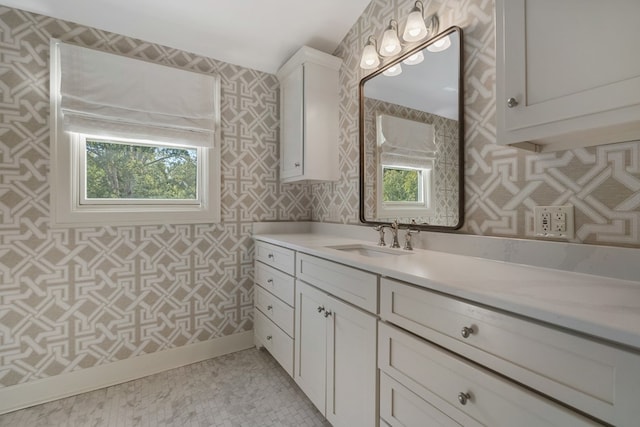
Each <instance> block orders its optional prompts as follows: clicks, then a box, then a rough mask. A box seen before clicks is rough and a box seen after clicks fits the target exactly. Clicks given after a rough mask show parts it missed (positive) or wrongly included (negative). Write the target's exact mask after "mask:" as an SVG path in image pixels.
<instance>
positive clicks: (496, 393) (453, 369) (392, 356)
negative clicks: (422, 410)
mask: <svg viewBox="0 0 640 427" xmlns="http://www.w3.org/2000/svg"><path fill="white" fill-rule="evenodd" d="M378 331H379V335H378V337H379V341H378V345H379V349H378V354H379V355H380V357H379V360H378V363H379V367H380V369H381V370H382V371H383V372H384V373H386V374H388V375H389V376H391V377H392V378H394V379H395V380H397V381H398V382H400V383H401V384H403V385H405V386H406V387H407V388H408V389H409V390H411V391H413V392H415V393H416V394H417V395H419V396H420V397H421V398H422V399H423V400H426V401H428V402H431V403H432V404H433V405H434V406H436V407H438V408H440V409H441V410H442V411H443V412H446V413H447V414H448V415H449V416H450V417H452V418H453V419H454V420H455V421H457V422H459V423H461V424H462V425H465V426H466V425H474V424H476V425H478V424H479V425H483V426H490V427H500V426H505V427H512V426H518V427H542V426H558V427H565V426H594V425H600V424H597V423H595V422H594V421H592V420H589V419H586V418H583V417H582V416H581V415H579V414H577V413H575V412H573V411H571V410H570V409H568V408H565V407H563V406H560V405H557V404H555V403H553V402H552V401H550V400H547V399H545V398H544V397H542V396H539V395H537V394H535V393H533V392H531V391H528V390H526V389H524V388H522V387H520V386H518V385H516V384H515V383H511V382H510V381H508V380H505V379H503V378H502V377H499V376H497V375H495V374H493V373H491V372H489V371H486V370H484V369H482V368H480V367H478V366H476V365H472V364H470V363H468V362H466V361H464V360H463V359H461V358H459V357H457V356H455V355H454V354H453V353H450V352H448V351H446V350H443V349H441V348H439V347H436V346H434V345H432V344H430V343H428V342H426V341H424V340H421V339H419V338H416V337H414V336H412V335H409V334H408V333H406V332H404V331H401V330H399V329H397V328H394V327H391V326H389V325H386V324H381V325H380V326H379V328H378Z"/></svg>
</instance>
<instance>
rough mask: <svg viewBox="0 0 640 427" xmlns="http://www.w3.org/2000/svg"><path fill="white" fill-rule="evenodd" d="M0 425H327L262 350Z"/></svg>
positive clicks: (2, 418)
mask: <svg viewBox="0 0 640 427" xmlns="http://www.w3.org/2000/svg"><path fill="white" fill-rule="evenodd" d="M0 426H11V427H36V426H37V427H49V426H65V427H66V426H69V427H71V426H74V427H76V426H77V427H84V426H96V427H97V426H109V427H116V426H117V427H120V426H122V427H133V426H148V427H163V426H164V427H166V426H176V427H177V426H180V427H182V426H189V427H191V426H216V427H218V426H224V427H236V426H238V427H240V426H242V427H253V426H260V427H285V426H292V427H293V426H295V427H306V426H329V427H330V426H331V425H330V424H329V423H328V422H327V421H326V420H325V419H324V417H323V416H322V415H321V414H320V413H319V412H318V411H317V410H316V408H315V407H314V406H313V404H312V403H311V402H310V401H309V399H307V397H306V396H305V395H304V394H303V393H302V391H300V389H299V388H298V387H297V385H296V384H295V382H294V381H293V380H292V379H291V377H289V375H288V374H287V373H286V372H285V371H284V370H283V369H282V368H281V367H280V365H278V363H277V362H276V361H275V360H274V359H273V358H272V357H271V355H269V353H267V352H266V351H264V350H256V349H255V348H253V349H249V350H244V351H241V352H238V353H233V354H228V355H226V356H222V357H218V358H216V359H210V360H205V361H204V362H199V363H194V364H192V365H188V366H183V367H181V368H177V369H172V370H170V371H165V372H161V373H159V374H156V375H151V376H149V377H145V378H141V379H139V380H135V381H130V382H127V383H124V384H119V385H116V386H112V387H108V388H104V389H101V390H96V391H92V392H89V393H84V394H80V395H77V396H73V397H69V398H66V399H61V400H57V401H55V402H50V403H45V404H43V405H38V406H34V407H32V408H27V409H23V410H20V411H16V412H12V413H10V414H6V415H0Z"/></svg>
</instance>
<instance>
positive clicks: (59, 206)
mask: <svg viewBox="0 0 640 427" xmlns="http://www.w3.org/2000/svg"><path fill="white" fill-rule="evenodd" d="M56 60H57V55H56V54H54V51H53V44H52V50H51V61H52V64H51V75H50V79H51V85H50V90H51V100H50V102H51V121H50V123H51V129H50V156H51V168H50V185H51V193H50V194H51V196H50V206H51V226H52V227H57V228H68V227H81V226H111V225H113V226H120V225H151V224H193V223H203V224H204V223H219V222H220V220H221V215H220V193H221V170H220V169H221V168H220V141H221V138H220V136H221V135H220V79H219V78H217V79H216V84H215V89H214V93H213V94H212V96H214V100H215V105H216V109H215V116H216V117H215V122H216V127H215V135H214V141H215V143H214V145H213V147H212V148H207V147H198V146H190V145H186V144H184V143H180V144H176V145H179V146H180V147H181V148H186V149H197V150H198V158H199V162H201V163H200V164H201V166H202V167H200V168H199V170H198V173H199V174H201V175H200V176H199V179H200V182H199V184H200V185H201V187H200V188H199V194H200V195H201V200H199V201H198V203H175V202H173V201H167V203H146V202H145V203H122V200H121V199H113V203H109V202H106V203H92V204H86V203H85V204H83V203H82V197H81V184H80V173H79V171H80V167H82V165H83V163H84V161H85V160H84V159H83V158H82V157H84V156H85V155H86V154H85V149H84V145H83V144H82V142H81V140H82V137H81V136H80V135H79V134H76V133H72V132H65V130H64V123H63V115H62V111H61V108H60V93H59V89H60V88H59V85H58V84H57V82H59V80H60V76H59V66H58V65H57V64H55V63H54V62H55V61H56ZM91 136H92V137H95V138H96V139H104V140H106V141H109V140H115V138H112V137H104V136H101V135H100V130H99V129H96V131H95V133H93V135H91ZM132 141H133V140H132ZM138 141H139V142H143V143H147V144H150V145H154V146H160V145H166V144H164V143H156V142H154V141H140V140H138ZM169 145H172V144H169Z"/></svg>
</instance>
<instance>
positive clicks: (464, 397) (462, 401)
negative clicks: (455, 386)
mask: <svg viewBox="0 0 640 427" xmlns="http://www.w3.org/2000/svg"><path fill="white" fill-rule="evenodd" d="M469 400H471V395H470V394H469V393H463V392H460V394H459V395H458V402H460V404H461V405H466V404H467V402H468V401H469Z"/></svg>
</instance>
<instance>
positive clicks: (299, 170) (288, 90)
mask: <svg viewBox="0 0 640 427" xmlns="http://www.w3.org/2000/svg"><path fill="white" fill-rule="evenodd" d="M341 64H342V60H341V59H340V58H337V57H335V56H332V55H329V54H327V53H324V52H321V51H318V50H315V49H311V48H309V47H307V46H303V47H302V48H301V49H300V50H299V51H298V52H297V53H296V54H295V55H293V56H292V57H291V59H289V60H288V61H287V62H286V63H285V64H284V65H283V66H282V67H281V68H280V69H279V70H278V72H277V73H276V76H277V77H278V80H279V81H280V120H281V124H280V180H281V181H283V182H292V181H301V180H310V181H335V180H337V179H338V178H339V170H338V103H339V84H338V70H339V68H340V65H341Z"/></svg>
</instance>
